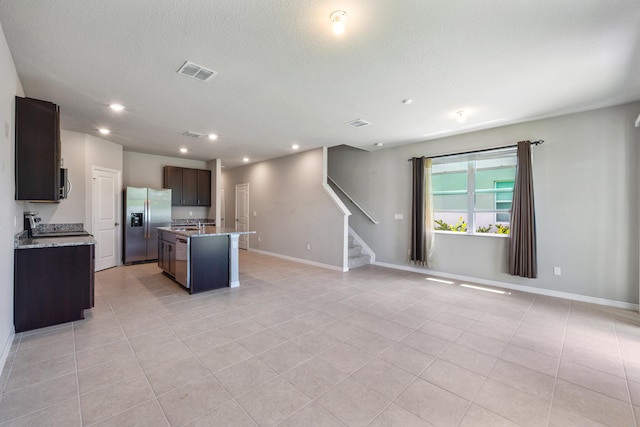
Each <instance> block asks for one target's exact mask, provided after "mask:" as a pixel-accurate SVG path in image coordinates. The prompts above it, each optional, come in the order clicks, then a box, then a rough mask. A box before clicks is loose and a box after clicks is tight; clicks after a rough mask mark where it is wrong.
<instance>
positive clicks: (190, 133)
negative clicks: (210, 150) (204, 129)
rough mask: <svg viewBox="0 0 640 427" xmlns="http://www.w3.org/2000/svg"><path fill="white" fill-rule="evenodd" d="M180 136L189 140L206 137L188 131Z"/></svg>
mask: <svg viewBox="0 0 640 427" xmlns="http://www.w3.org/2000/svg"><path fill="white" fill-rule="evenodd" d="M182 135H184V136H190V137H191V138H201V137H203V136H206V135H205V134H203V133H198V132H193V131H190V130H188V131H186V132H184V133H183V134H182Z"/></svg>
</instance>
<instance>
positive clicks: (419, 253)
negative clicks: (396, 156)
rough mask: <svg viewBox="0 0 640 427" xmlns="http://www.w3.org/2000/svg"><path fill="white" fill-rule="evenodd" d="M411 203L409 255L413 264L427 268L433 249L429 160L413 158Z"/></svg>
mask: <svg viewBox="0 0 640 427" xmlns="http://www.w3.org/2000/svg"><path fill="white" fill-rule="evenodd" d="M411 165H412V167H413V184H412V203H411V254H410V255H409V260H410V261H411V262H413V263H415V264H419V265H422V266H427V267H428V266H429V258H430V256H431V252H432V248H433V234H434V233H433V203H432V201H431V197H432V196H431V176H430V175H431V159H426V158H424V157H414V158H413V159H411Z"/></svg>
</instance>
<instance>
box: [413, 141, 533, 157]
mask: <svg viewBox="0 0 640 427" xmlns="http://www.w3.org/2000/svg"><path fill="white" fill-rule="evenodd" d="M543 142H544V140H543V139H539V140H537V141H531V143H532V144H533V145H540V144H542V143H543ZM517 146H518V144H512V145H505V146H502V147H493V148H483V149H481V150H471V151H462V152H460V153H451V154H439V155H437V156H429V158H430V159H437V158H439V157H449V156H459V155H462V154H475V153H484V152H485V151H493V150H501V149H503V148H515V147H517ZM413 159H415V157H414V158H411V159H409V161H411V160H413Z"/></svg>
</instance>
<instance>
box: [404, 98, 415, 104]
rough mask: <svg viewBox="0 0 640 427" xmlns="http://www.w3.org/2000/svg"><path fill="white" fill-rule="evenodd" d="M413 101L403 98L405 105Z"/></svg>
mask: <svg viewBox="0 0 640 427" xmlns="http://www.w3.org/2000/svg"><path fill="white" fill-rule="evenodd" d="M412 102H413V99H403V100H402V103H403V104H404V105H409V104H411V103H412Z"/></svg>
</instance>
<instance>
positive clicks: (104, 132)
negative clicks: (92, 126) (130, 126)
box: [98, 128, 111, 135]
mask: <svg viewBox="0 0 640 427" xmlns="http://www.w3.org/2000/svg"><path fill="white" fill-rule="evenodd" d="M98 132H100V133H101V134H103V135H109V134H110V133H111V131H110V130H109V129H107V128H100V129H98Z"/></svg>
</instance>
